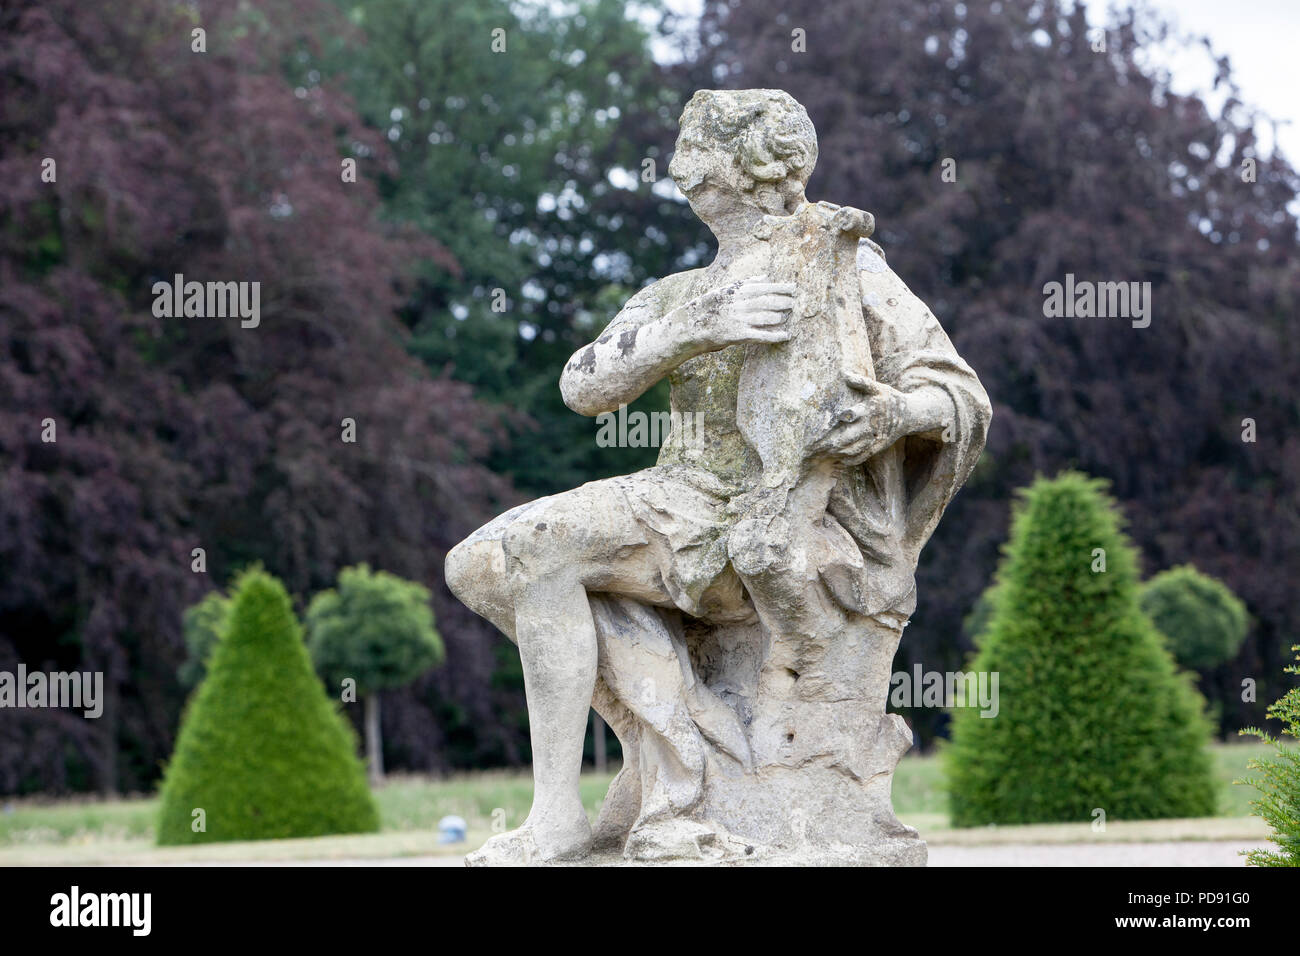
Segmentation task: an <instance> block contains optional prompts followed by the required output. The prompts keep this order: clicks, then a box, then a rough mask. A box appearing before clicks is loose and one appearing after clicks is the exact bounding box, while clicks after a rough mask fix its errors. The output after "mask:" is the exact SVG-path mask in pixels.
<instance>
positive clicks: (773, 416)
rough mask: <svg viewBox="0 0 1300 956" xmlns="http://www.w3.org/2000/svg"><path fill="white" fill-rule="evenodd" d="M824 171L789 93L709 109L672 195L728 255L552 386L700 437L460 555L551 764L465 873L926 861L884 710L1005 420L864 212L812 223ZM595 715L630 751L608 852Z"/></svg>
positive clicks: (822, 207)
mask: <svg viewBox="0 0 1300 956" xmlns="http://www.w3.org/2000/svg"><path fill="white" fill-rule="evenodd" d="M816 157H817V143H816V135H815V133H814V131H813V128H812V124H811V122H810V121H809V120H808V117H807V114H806V113H805V112H804V110H803V108H802V107H800V106H799V105H798V103H796V102H795V101H794V100H793V99H792V98H790V97H789V96H788V95H787V94H785V93H782V92H780V91H775V90H744V91H735V92H720V91H701V92H700V93H697V94H696V95H695V97H694V98H692V100H691V102H690V104H689V105H688V106H687V108H686V111H685V112H684V113H683V116H682V124H681V134H680V137H679V140H678V145H677V152H676V154H675V155H674V158H673V162H672V165H671V167H670V173H671V174H672V176H673V178H674V179H675V181H676V182H677V183H678V185H679V186H680V187H681V189H682V191H683V193H685V195H686V197H687V199H688V200H689V201H690V203H691V207H692V209H694V210H695V212H696V213H697V214H698V215H699V216H700V218H701V219H702V220H703V221H704V222H705V223H706V224H707V225H708V226H709V227H710V229H711V230H712V231H713V233H714V235H715V236H716V237H717V239H718V246H719V249H718V255H717V258H716V259H715V260H714V261H713V262H712V263H711V264H710V265H709V266H708V267H706V268H703V269H696V270H692V271H690V272H685V273H679V274H677V275H672V276H668V277H666V278H664V279H662V280H660V281H659V282H656V283H654V284H653V285H651V286H649V287H647V288H646V289H643V290H642V291H641V292H639V293H637V294H636V295H635V296H634V297H633V298H632V299H631V300H630V301H629V302H628V303H627V305H626V306H625V307H624V308H623V309H622V311H620V313H619V314H618V316H617V317H615V319H614V321H613V322H611V323H610V325H609V327H608V328H607V329H606V330H605V332H604V333H603V334H602V335H601V336H600V337H599V338H598V339H597V340H596V341H595V342H593V343H592V344H591V345H589V346H587V347H585V348H583V349H581V350H579V352H578V353H577V354H575V355H574V357H573V358H572V359H571V360H570V361H569V363H568V365H567V366H566V368H565V371H564V375H563V377H562V379H561V389H562V391H563V393H564V397H565V400H566V402H567V403H568V404H569V406H570V407H571V408H573V409H574V410H575V411H578V412H581V413H583V414H589V415H594V414H599V413H601V412H607V411H613V410H615V409H617V408H618V406H619V405H620V404H623V403H626V402H630V401H632V400H633V399H635V398H636V397H637V396H638V395H640V394H642V393H643V392H644V391H645V390H646V389H647V388H649V387H650V386H651V385H653V384H654V383H655V382H656V381H658V380H659V379H661V378H664V377H667V378H668V379H669V381H670V384H671V386H672V389H671V403H672V409H673V411H674V412H677V413H679V415H682V416H687V415H692V416H697V417H692V418H691V419H690V420H691V421H693V422H694V423H695V424H696V425H697V428H698V433H697V434H691V435H686V434H685V433H684V432H682V431H674V432H673V434H672V435H670V436H669V439H668V441H667V442H666V443H665V445H664V447H663V449H662V452H661V454H660V458H659V464H658V465H657V466H656V467H654V468H650V469H647V470H645V471H642V472H638V473H636V474H632V475H627V476H623V477H620V478H613V479H609V480H606V481H598V482H592V483H590V484H587V485H584V486H583V487H581V488H577V489H575V490H573V491H571V492H567V493H565V494H561V495H555V496H552V497H550V498H544V499H540V500H538V501H534V502H530V503H529V504H527V505H523V506H521V507H519V508H516V509H514V510H512V511H510V512H507V513H506V514H504V515H502V516H501V517H499V518H497V519H495V520H494V521H492V522H490V523H489V524H488V525H486V526H484V527H483V528H481V529H480V530H479V531H477V532H475V534H473V535H471V536H470V537H469V538H467V539H466V540H465V541H464V542H462V543H461V544H460V545H458V546H457V547H456V548H455V549H454V550H453V551H452V552H451V554H450V555H448V559H447V579H448V582H449V584H450V586H451V588H452V590H453V591H454V592H455V593H456V594H457V596H459V597H460V598H461V600H463V601H464V602H465V603H466V604H467V605H469V606H470V607H471V608H473V609H474V610H475V611H476V612H478V613H479V614H481V615H483V616H484V617H486V618H488V619H489V620H491V621H492V622H493V623H495V624H496V625H497V626H498V627H499V628H501V630H502V631H504V632H505V633H506V634H507V635H508V636H509V637H510V638H511V639H512V640H514V641H516V643H518V645H519V648H520V654H521V657H522V659H523V664H524V673H525V683H526V689H527V693H528V705H529V721H530V731H531V734H532V740H533V751H534V778H535V781H536V793H535V800H534V806H533V809H532V812H531V813H530V814H529V817H528V819H527V820H526V821H525V822H524V824H523V826H522V827H520V828H519V829H518V830H515V831H511V832H510V833H506V834H501V835H499V836H496V837H493V838H492V839H491V840H489V841H488V843H487V844H485V845H484V847H483V848H482V849H481V850H479V851H477V852H476V853H474V854H471V856H470V858H469V863H470V864H471V865H492V864H519V863H560V862H587V863H602V864H604V863H619V862H641V863H647V864H681V863H696V864H721V865H727V864H760V865H761V864H789V863H795V864H821V863H854V864H864V865H923V864H924V863H925V858H926V851H925V843H924V842H923V841H922V840H921V839H920V837H919V835H918V834H917V833H916V831H915V830H912V829H911V828H909V827H905V826H903V825H902V824H901V823H900V822H899V821H898V819H897V818H896V817H895V815H894V812H893V808H892V806H891V802H890V784H891V782H892V777H893V771H894V768H895V766H896V765H897V763H898V760H899V758H900V757H901V756H902V754H903V753H904V752H905V751H906V750H907V749H908V747H909V746H910V745H911V733H910V731H909V730H908V729H907V727H906V725H905V724H904V723H903V721H902V719H901V718H899V717H897V716H896V715H891V714H886V713H885V702H886V695H887V692H888V689H889V677H890V671H891V666H892V662H893V657H894V652H895V650H896V649H897V647H898V642H899V639H900V638H901V636H902V632H903V628H904V627H905V626H906V622H907V619H908V617H909V616H910V614H911V612H912V610H913V609H914V607H915V602H916V596H915V585H914V572H915V568H916V561H917V557H918V555H919V553H920V550H921V548H922V546H923V545H924V544H925V542H926V540H928V538H929V536H930V534H931V533H932V532H933V530H934V527H935V525H936V524H937V523H938V520H939V518H940V516H941V515H942V513H943V510H944V508H945V507H946V505H947V504H948V502H949V501H950V500H951V498H952V496H953V495H954V494H955V493H956V492H957V490H958V489H959V488H960V487H961V484H962V482H964V481H965V479H966V477H967V475H969V473H970V471H971V469H972V468H973V467H974V464H975V461H976V460H977V459H978V457H979V454H980V451H981V449H982V448H983V444H984V437H985V434H986V431H987V428H988V422H989V417H990V408H989V404H988V399H987V396H986V395H985V394H984V391H983V389H982V388H981V387H980V384H979V381H978V379H977V378H976V377H975V375H974V373H973V372H972V371H971V370H970V368H969V367H968V366H967V365H966V364H965V363H964V362H963V361H962V360H961V358H960V357H959V356H958V355H957V353H956V352H955V350H954V349H953V348H952V345H951V343H950V342H949V340H948V337H947V336H946V335H945V334H944V332H943V330H942V329H941V328H940V326H939V323H938V322H937V321H936V320H935V318H934V316H933V315H932V314H931V313H930V311H929V310H928V309H927V308H926V307H925V305H924V304H923V303H921V302H920V301H919V300H918V299H917V298H916V297H915V296H914V295H912V293H911V292H910V291H909V290H908V289H907V287H906V286H905V285H904V284H903V283H902V281H901V280H899V279H898V277H897V276H896V275H895V274H894V273H893V272H892V270H890V269H889V267H888V265H886V263H885V258H884V252H883V250H882V249H881V248H880V247H879V246H877V245H876V244H875V243H873V242H872V241H871V240H870V238H869V236H870V235H871V233H872V230H873V228H874V220H873V219H872V217H871V215H870V214H869V213H865V212H862V211H860V210H856V209H852V208H850V207H839V206H835V205H832V204H829V203H816V204H813V203H809V202H808V201H807V200H806V199H805V198H804V194H803V188H804V185H805V183H806V182H807V180H808V176H809V174H810V173H811V172H812V168H813V164H814V163H815V161H816ZM675 420H678V421H680V420H685V419H684V418H678V419H675ZM589 706H591V707H595V708H596V710H597V711H598V712H599V713H600V714H601V715H602V716H603V717H604V718H605V720H606V722H607V723H608V724H609V725H610V726H611V727H612V728H613V730H614V732H615V733H616V734H617V735H618V737H619V739H620V741H621V743H622V745H623V753H624V766H623V769H622V770H621V771H620V773H619V774H618V776H617V777H616V778H615V780H614V782H613V783H612V784H611V786H610V790H609V794H608V796H607V798H606V800H605V803H604V806H603V808H602V811H601V814H600V817H599V819H598V820H597V822H596V825H595V827H594V828H592V827H589V826H588V823H587V820H586V817H585V815H584V814H583V812H582V806H581V804H580V802H579V801H578V791H577V780H578V773H579V770H580V765H581V756H582V740H583V735H584V732H585V727H586V723H587V709H588V707H589Z"/></svg>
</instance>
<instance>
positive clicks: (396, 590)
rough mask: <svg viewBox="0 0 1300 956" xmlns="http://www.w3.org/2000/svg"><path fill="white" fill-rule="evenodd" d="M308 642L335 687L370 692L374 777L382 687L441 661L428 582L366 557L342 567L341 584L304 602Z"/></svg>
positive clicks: (378, 774) (378, 770) (378, 773)
mask: <svg viewBox="0 0 1300 956" xmlns="http://www.w3.org/2000/svg"><path fill="white" fill-rule="evenodd" d="M307 633H308V638H307V642H308V646H309V647H310V649H311V655H312V658H313V659H314V660H315V662H316V669H317V670H318V671H319V672H320V673H321V675H322V676H324V678H325V682H326V684H327V685H328V686H329V687H330V688H331V690H333V691H336V692H337V691H338V690H339V689H340V688H346V687H347V686H349V685H348V684H347V683H346V682H348V681H352V682H353V683H352V684H351V685H350V686H351V687H352V688H353V689H355V691H356V692H357V693H358V694H360V695H362V697H363V698H364V700H365V727H366V753H367V754H368V756H369V758H370V778H371V780H372V781H378V780H379V779H380V778H382V777H383V775H384V760H383V750H384V748H383V741H382V739H381V734H380V720H379V692H380V691H381V690H384V689H386V688H390V687H400V686H401V685H403V684H408V683H410V682H411V681H413V680H415V679H416V678H417V677H419V676H420V675H421V674H423V673H424V672H425V671H427V670H430V669H432V668H434V667H437V666H438V665H439V664H441V663H442V661H443V658H444V657H445V653H444V651H443V646H442V638H441V637H439V636H438V632H437V631H436V630H434V626H433V611H432V610H431V609H430V607H429V591H428V589H427V588H424V587H422V586H421V585H419V584H416V583H415V582H414V581H406V580H404V579H402V578H399V577H397V576H396V575H393V574H388V573H387V572H385V571H374V572H372V571H371V570H370V568H369V567H367V566H366V565H364V564H362V565H359V566H357V567H355V568H344V569H343V571H342V572H341V573H340V574H339V584H338V588H337V589H331V590H328V591H322V592H321V593H320V594H317V595H316V596H315V597H314V598H312V602H311V606H310V607H308V609H307Z"/></svg>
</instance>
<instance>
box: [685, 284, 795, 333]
mask: <svg viewBox="0 0 1300 956" xmlns="http://www.w3.org/2000/svg"><path fill="white" fill-rule="evenodd" d="M794 292H795V285H794V283H793V282H769V281H767V279H766V278H764V277H761V276H760V277H758V278H755V279H747V280H745V281H743V282H732V283H729V284H727V285H724V286H721V287H720V288H717V289H714V290H712V291H710V292H706V293H705V294H704V295H702V296H699V297H698V298H696V299H695V300H694V301H693V302H691V303H690V305H689V306H688V312H689V314H691V315H692V317H693V318H694V321H693V323H692V325H693V326H694V328H693V329H692V332H693V334H694V335H695V336H696V337H697V338H698V339H699V341H700V343H701V344H702V345H704V346H705V347H706V348H708V349H711V350H713V349H720V348H725V347H726V346H728V345H738V344H740V343H742V342H768V343H771V342H786V341H788V340H789V338H790V330H789V329H787V328H786V327H785V324H786V320H787V319H788V318H789V317H790V309H791V308H793V306H794Z"/></svg>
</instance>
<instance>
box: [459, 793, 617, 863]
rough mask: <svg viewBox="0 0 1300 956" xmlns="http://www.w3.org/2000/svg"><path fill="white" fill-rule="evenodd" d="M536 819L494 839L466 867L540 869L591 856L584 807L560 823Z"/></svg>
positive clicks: (531, 818) (471, 855)
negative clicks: (541, 866) (537, 867)
mask: <svg viewBox="0 0 1300 956" xmlns="http://www.w3.org/2000/svg"><path fill="white" fill-rule="evenodd" d="M542 819H543V822H535V821H534V819H533V817H532V815H530V816H529V818H528V820H527V821H526V822H525V823H524V825H523V826H521V827H520V828H519V829H517V830H511V831H509V832H508V833H501V834H498V835H497V836H494V837H492V838H491V839H490V840H488V841H487V842H486V843H484V844H483V845H482V846H481V847H479V848H478V849H477V850H475V851H474V852H473V853H470V854H469V855H468V856H466V857H465V865H466V866H538V865H540V864H543V863H553V862H559V861H562V860H580V859H583V858H584V857H586V856H589V855H590V854H591V824H590V823H589V822H588V821H587V814H586V812H585V811H584V810H583V809H582V807H581V806H579V807H578V809H577V813H576V814H575V813H573V812H572V811H570V812H569V813H566V814H565V815H564V816H563V817H561V818H560V820H559V822H557V821H556V819H555V817H554V816H544V817H543V818H542Z"/></svg>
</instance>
